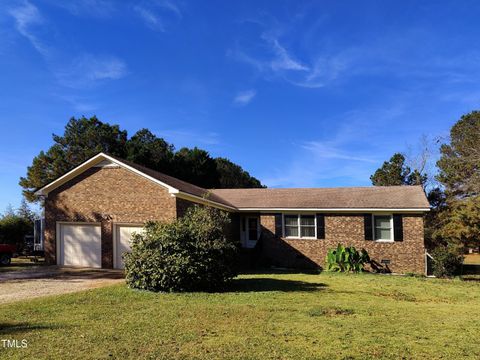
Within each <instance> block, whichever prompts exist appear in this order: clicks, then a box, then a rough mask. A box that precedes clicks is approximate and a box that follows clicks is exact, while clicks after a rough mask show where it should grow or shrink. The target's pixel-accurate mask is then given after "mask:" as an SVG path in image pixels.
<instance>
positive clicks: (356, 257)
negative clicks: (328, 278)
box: [325, 244, 370, 273]
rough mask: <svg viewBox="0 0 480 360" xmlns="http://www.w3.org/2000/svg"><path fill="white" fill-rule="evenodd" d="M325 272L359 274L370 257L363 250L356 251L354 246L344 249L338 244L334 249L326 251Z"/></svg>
mask: <svg viewBox="0 0 480 360" xmlns="http://www.w3.org/2000/svg"><path fill="white" fill-rule="evenodd" d="M325 260H326V262H327V270H330V271H340V272H349V271H353V272H356V273H357V272H360V271H363V268H364V266H365V264H366V263H369V262H370V257H369V256H368V253H367V251H366V250H365V249H362V250H361V251H357V249H355V247H354V246H350V247H345V246H343V245H341V244H338V246H337V248H336V249H330V250H328V253H327V256H326V259H325Z"/></svg>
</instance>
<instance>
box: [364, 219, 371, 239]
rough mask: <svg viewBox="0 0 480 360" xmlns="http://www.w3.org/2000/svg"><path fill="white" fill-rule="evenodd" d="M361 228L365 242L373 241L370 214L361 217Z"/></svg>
mask: <svg viewBox="0 0 480 360" xmlns="http://www.w3.org/2000/svg"><path fill="white" fill-rule="evenodd" d="M363 227H364V230H365V240H373V228H372V214H364V215H363Z"/></svg>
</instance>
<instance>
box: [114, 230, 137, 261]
mask: <svg viewBox="0 0 480 360" xmlns="http://www.w3.org/2000/svg"><path fill="white" fill-rule="evenodd" d="M142 231H143V228H142V227H141V226H133V225H116V226H115V254H114V259H115V263H114V264H113V265H114V268H115V269H124V268H125V264H124V262H123V257H122V255H123V254H124V253H126V252H130V251H131V247H130V244H131V240H132V235H133V233H137V234H139V233H141V232H142Z"/></svg>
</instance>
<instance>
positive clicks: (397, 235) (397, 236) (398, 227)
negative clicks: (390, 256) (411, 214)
mask: <svg viewBox="0 0 480 360" xmlns="http://www.w3.org/2000/svg"><path fill="white" fill-rule="evenodd" d="M393 240H395V241H403V217H402V215H401V214H393Z"/></svg>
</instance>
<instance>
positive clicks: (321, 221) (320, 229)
mask: <svg viewBox="0 0 480 360" xmlns="http://www.w3.org/2000/svg"><path fill="white" fill-rule="evenodd" d="M316 216H317V239H325V215H323V214H317V215H316Z"/></svg>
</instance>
